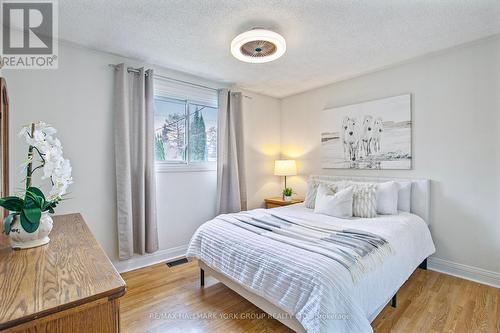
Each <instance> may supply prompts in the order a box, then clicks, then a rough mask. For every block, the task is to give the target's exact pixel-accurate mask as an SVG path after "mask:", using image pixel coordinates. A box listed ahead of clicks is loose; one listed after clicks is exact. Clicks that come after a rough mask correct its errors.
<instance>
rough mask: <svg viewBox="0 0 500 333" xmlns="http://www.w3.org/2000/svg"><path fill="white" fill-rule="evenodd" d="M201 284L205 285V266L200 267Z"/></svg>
mask: <svg viewBox="0 0 500 333" xmlns="http://www.w3.org/2000/svg"><path fill="white" fill-rule="evenodd" d="M200 286H202V287H204V286H205V271H204V270H203V268H200Z"/></svg>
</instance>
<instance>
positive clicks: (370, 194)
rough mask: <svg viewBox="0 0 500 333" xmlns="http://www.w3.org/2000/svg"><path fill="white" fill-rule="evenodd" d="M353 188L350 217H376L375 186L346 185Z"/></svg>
mask: <svg viewBox="0 0 500 333" xmlns="http://www.w3.org/2000/svg"><path fill="white" fill-rule="evenodd" d="M351 185H352V186H353V189H354V195H353V204H352V215H353V216H356V217H375V216H377V184H372V183H357V182H351V183H348V186H351Z"/></svg>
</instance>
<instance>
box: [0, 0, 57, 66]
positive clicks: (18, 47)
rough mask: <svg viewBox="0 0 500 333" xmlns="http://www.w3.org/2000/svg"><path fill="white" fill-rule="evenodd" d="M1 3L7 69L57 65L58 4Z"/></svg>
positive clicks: (6, 0) (42, 1)
mask: <svg viewBox="0 0 500 333" xmlns="http://www.w3.org/2000/svg"><path fill="white" fill-rule="evenodd" d="M1 3H2V6H1V8H2V13H1V18H2V33H1V36H2V42H1V45H2V50H1V51H2V53H1V57H2V62H3V64H4V68H16V69H55V68H57V50H58V47H57V32H58V27H57V3H56V2H55V1H48V0H45V1H44V0H41V1H36V0H35V1H33V0H32V1H16V0H10V1H9V0H4V1H2V2H1Z"/></svg>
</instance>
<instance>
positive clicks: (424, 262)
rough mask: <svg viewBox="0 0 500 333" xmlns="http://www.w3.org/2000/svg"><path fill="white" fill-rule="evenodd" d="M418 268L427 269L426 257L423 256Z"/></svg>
mask: <svg viewBox="0 0 500 333" xmlns="http://www.w3.org/2000/svg"><path fill="white" fill-rule="evenodd" d="M418 268H421V269H423V270H427V258H425V259H424V261H422V263H421V264H420V265H418Z"/></svg>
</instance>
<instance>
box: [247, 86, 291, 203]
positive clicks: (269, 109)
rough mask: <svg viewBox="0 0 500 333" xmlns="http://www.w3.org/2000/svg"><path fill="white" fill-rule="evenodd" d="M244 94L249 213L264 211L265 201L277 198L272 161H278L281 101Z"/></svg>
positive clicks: (279, 187)
mask: <svg viewBox="0 0 500 333" xmlns="http://www.w3.org/2000/svg"><path fill="white" fill-rule="evenodd" d="M242 93H243V131H244V141H245V153H244V154H245V169H246V175H247V199H248V209H253V208H259V207H264V199H265V198H269V197H276V196H280V193H281V187H282V186H281V183H280V178H279V177H277V176H274V160H276V159H279V158H280V147H281V143H280V140H281V137H280V134H281V133H280V126H281V101H280V100H278V99H276V98H273V97H268V96H264V95H260V94H256V93H252V92H248V91H244V90H243V91H242Z"/></svg>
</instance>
